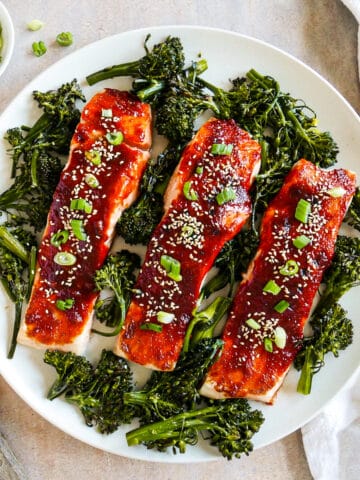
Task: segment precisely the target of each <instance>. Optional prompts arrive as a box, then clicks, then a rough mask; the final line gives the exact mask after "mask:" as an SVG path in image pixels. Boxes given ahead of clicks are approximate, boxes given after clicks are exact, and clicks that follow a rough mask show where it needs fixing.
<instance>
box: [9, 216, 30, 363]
mask: <svg viewBox="0 0 360 480" xmlns="http://www.w3.org/2000/svg"><path fill="white" fill-rule="evenodd" d="M35 245H36V239H35V237H34V236H33V235H32V234H31V233H29V232H28V231H26V230H23V229H22V228H21V227H16V228H13V227H9V226H7V225H0V281H1V283H2V286H3V287H4V290H5V292H6V293H7V295H8V297H9V299H10V300H11V301H12V302H13V303H14V304H15V319H14V325H13V333H12V338H11V344H10V348H9V351H8V358H13V356H14V353H15V349H16V339H17V334H18V331H19V328H20V321H21V313H22V305H23V302H24V300H25V299H26V298H27V296H28V293H29V290H30V288H31V282H32V275H31V270H30V268H29V267H30V260H31V258H32V253H31V252H32V251H33V249H35V250H36V247H35Z"/></svg>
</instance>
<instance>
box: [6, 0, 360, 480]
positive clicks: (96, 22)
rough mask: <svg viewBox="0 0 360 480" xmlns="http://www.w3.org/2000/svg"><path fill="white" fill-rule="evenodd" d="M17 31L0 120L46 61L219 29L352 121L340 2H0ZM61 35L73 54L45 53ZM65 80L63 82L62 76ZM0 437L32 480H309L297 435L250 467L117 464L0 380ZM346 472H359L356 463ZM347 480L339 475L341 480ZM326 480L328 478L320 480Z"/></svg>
mask: <svg viewBox="0 0 360 480" xmlns="http://www.w3.org/2000/svg"><path fill="white" fill-rule="evenodd" d="M3 3H4V4H5V5H6V6H7V8H8V10H9V12H10V14H11V15H12V18H13V20H14V26H15V31H16V44H15V52H14V57H13V59H12V62H11V64H10V66H9V68H8V70H7V71H6V73H5V74H4V75H3V77H1V78H0V111H1V110H3V109H4V108H5V106H6V105H7V104H8V103H9V102H10V101H11V99H12V98H13V97H14V96H15V95H16V94H17V93H18V92H19V91H20V90H21V89H22V88H23V87H24V86H25V85H26V84H27V83H28V82H29V81H30V80H31V79H33V78H34V77H35V76H36V75H37V74H39V73H40V72H42V71H43V70H45V69H46V68H47V67H48V66H50V65H52V64H53V63H54V62H55V61H57V60H58V59H60V58H61V57H63V56H64V55H66V54H67V53H69V52H70V51H73V50H74V49H77V48H80V47H82V46H84V45H87V44H88V43H90V42H92V41H95V40H97V39H100V38H103V37H105V36H108V35H111V34H115V33H118V32H121V31H126V30H130V29H134V28H139V27H146V26H153V25H170V24H198V25H206V26H211V27H219V28H225V29H229V30H233V31H236V32H240V33H244V34H247V35H251V36H254V37H257V38H259V39H262V40H265V41H268V42H270V43H272V44H273V45H275V46H277V47H280V48H282V49H284V50H285V51H287V52H289V53H291V54H293V55H295V56H296V57H298V58H300V59H301V60H303V61H304V62H305V63H307V64H309V65H310V66H311V67H313V68H314V69H315V70H317V71H318V72H319V73H320V74H322V75H323V76H324V77H325V78H326V79H328V80H329V81H330V82H331V83H332V84H333V85H334V86H335V87H336V88H337V89H338V90H339V91H340V92H341V93H342V94H343V95H344V96H345V98H346V99H347V100H348V101H349V102H350V103H351V104H352V105H353V107H354V108H355V109H356V110H357V111H358V112H360V90H359V83H358V71H357V31H358V25H357V22H356V20H355V18H354V17H353V16H352V14H351V12H350V11H349V10H348V9H347V8H346V7H345V6H344V5H343V4H342V2H341V1H340V0H315V1H314V0H266V1H264V0H223V1H222V2H219V1H218V0H207V1H202V0H193V1H191V0H153V1H152V2H147V1H143V0H132V1H129V0H112V1H110V0H102V1H95V0H77V1H76V2H74V1H71V0H62V1H61V2H55V1H44V0H32V1H31V2H24V1H23V0H7V1H5V0H3ZM34 18H38V19H41V20H42V21H44V22H45V27H44V29H43V30H42V33H41V35H42V39H43V40H44V41H46V42H47V43H48V44H50V45H51V48H49V50H48V52H47V54H46V55H44V56H43V57H41V58H36V57H34V56H33V55H32V53H31V43H32V41H33V39H34V38H35V35H36V34H34V33H32V32H28V31H27V30H26V23H27V22H28V21H30V20H32V19H34ZM60 31H71V32H73V33H74V38H75V41H74V44H73V46H72V47H69V49H61V48H60V47H58V48H57V47H56V46H55V45H53V44H52V42H53V39H54V37H55V35H56V34H57V33H59V32H60ZM69 73H71V72H69ZM0 429H1V431H2V433H3V435H4V436H5V437H6V440H7V442H8V444H9V445H10V446H11V448H12V449H13V452H14V454H15V455H16V457H17V458H18V460H19V462H20V463H21V465H22V467H23V469H24V471H25V473H26V474H27V476H28V478H29V479H31V480H63V479H67V480H82V479H88V478H93V479H94V480H97V479H99V480H103V479H106V480H115V479H116V480H118V479H125V478H126V479H128V480H132V479H134V480H135V479H136V480H137V479H140V478H157V479H159V480H168V479H170V478H171V479H172V480H180V479H181V480H182V479H183V478H189V477H191V478H197V479H198V480H205V479H206V480H217V479H219V478H222V477H224V478H227V479H229V480H230V479H237V478H241V479H242V480H248V479H253V480H260V479H261V480H267V479H269V480H291V479H294V480H295V479H296V480H308V479H311V478H312V476H311V473H310V470H309V468H308V464H307V460H306V457H305V454H304V449H303V444H302V435H301V432H300V431H297V432H294V433H293V434H291V435H289V436H288V437H286V438H284V439H282V440H280V441H278V442H276V443H274V444H272V445H270V446H267V447H264V448H262V449H259V450H256V451H254V452H253V453H252V454H251V455H250V456H249V457H243V458H241V459H240V460H236V461H232V462H228V461H226V460H218V461H214V462H211V463H206V464H190V465H181V464H178V465H171V464H170V465H164V464H159V463H147V462H143V461H136V460H130V459H126V458H122V457H117V456H114V455H111V454H108V453H105V452H103V451H100V450H96V449H94V448H92V447H89V446H88V445H85V444H83V443H80V442H79V441H77V440H75V439H73V438H71V437H69V436H67V435H66V434H64V433H63V432H61V431H59V430H58V429H57V428H55V427H54V426H52V425H50V424H49V423H47V422H46V421H45V420H43V419H42V418H41V417H40V416H39V415H38V414H37V413H35V412H34V411H32V410H31V409H30V408H29V407H28V406H27V405H26V404H25V403H24V402H23V400H21V399H20V398H19V397H18V396H17V395H16V394H15V393H14V392H13V391H12V390H11V389H10V388H9V387H8V385H7V384H6V383H5V382H4V380H3V379H1V378H0ZM353 462H354V465H355V466H356V465H358V464H359V462H358V459H357V457H356V453H355V455H354V457H353ZM340 478H341V479H345V478H346V472H344V471H343V472H340ZM0 480H6V479H2V478H1V479H0ZM329 480H333V478H329Z"/></svg>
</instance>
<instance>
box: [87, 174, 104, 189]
mask: <svg viewBox="0 0 360 480" xmlns="http://www.w3.org/2000/svg"><path fill="white" fill-rule="evenodd" d="M85 183H86V185H89V187H91V188H97V187H98V186H99V185H100V182H99V180H98V179H97V178H96V177H95V175H93V174H92V173H87V174H86V175H85Z"/></svg>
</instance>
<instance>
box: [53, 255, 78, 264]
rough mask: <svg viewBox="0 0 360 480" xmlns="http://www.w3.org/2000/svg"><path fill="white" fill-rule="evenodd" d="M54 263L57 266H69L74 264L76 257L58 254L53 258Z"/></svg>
mask: <svg viewBox="0 0 360 480" xmlns="http://www.w3.org/2000/svg"><path fill="white" fill-rule="evenodd" d="M54 262H55V263H57V264H58V265H64V266H71V265H74V264H75V263H76V257H75V255H73V254H72V253H70V252H58V253H57V254H56V255H55V256H54Z"/></svg>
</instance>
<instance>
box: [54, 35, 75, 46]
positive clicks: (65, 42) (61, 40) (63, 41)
mask: <svg viewBox="0 0 360 480" xmlns="http://www.w3.org/2000/svg"><path fill="white" fill-rule="evenodd" d="M73 41H74V37H73V34H72V33H71V32H61V33H59V34H58V35H56V42H57V43H58V45H60V47H69V46H70V45H72V43H73Z"/></svg>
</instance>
